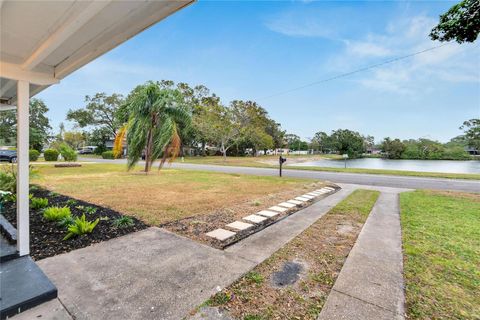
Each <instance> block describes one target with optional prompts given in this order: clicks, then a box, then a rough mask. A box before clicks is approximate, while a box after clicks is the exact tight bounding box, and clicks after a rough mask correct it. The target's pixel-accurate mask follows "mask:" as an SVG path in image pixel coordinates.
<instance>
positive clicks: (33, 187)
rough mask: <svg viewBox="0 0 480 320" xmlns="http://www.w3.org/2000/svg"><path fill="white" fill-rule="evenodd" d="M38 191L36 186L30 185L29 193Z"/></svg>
mask: <svg viewBox="0 0 480 320" xmlns="http://www.w3.org/2000/svg"><path fill="white" fill-rule="evenodd" d="M38 190H40V188H39V187H38V186H36V185H31V186H30V192H34V191H38Z"/></svg>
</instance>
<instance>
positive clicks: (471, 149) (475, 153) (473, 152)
mask: <svg viewBox="0 0 480 320" xmlns="http://www.w3.org/2000/svg"><path fill="white" fill-rule="evenodd" d="M465 151H467V152H468V153H469V154H470V155H472V156H479V155H480V150H478V149H477V148H474V147H465Z"/></svg>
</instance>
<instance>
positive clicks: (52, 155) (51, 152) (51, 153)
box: [43, 149, 59, 161]
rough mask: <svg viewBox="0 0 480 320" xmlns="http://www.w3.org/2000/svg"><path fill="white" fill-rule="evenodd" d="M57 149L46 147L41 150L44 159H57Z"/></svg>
mask: <svg viewBox="0 0 480 320" xmlns="http://www.w3.org/2000/svg"><path fill="white" fill-rule="evenodd" d="M58 155H59V153H58V151H57V150H55V149H47V150H45V151H44V152H43V157H44V158H45V161H57V160H58Z"/></svg>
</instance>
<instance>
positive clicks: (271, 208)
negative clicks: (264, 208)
mask: <svg viewBox="0 0 480 320" xmlns="http://www.w3.org/2000/svg"><path fill="white" fill-rule="evenodd" d="M268 210H273V211H278V212H285V211H287V210H288V209H287V208H283V207H279V206H273V207H270V208H268Z"/></svg>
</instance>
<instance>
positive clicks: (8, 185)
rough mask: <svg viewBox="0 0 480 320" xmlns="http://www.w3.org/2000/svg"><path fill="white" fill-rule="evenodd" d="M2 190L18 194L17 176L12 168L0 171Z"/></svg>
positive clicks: (0, 186) (0, 187)
mask: <svg viewBox="0 0 480 320" xmlns="http://www.w3.org/2000/svg"><path fill="white" fill-rule="evenodd" d="M0 190H3V191H8V192H11V193H16V192H17V174H16V172H15V170H14V169H13V168H11V167H9V166H8V167H4V168H3V169H2V170H0Z"/></svg>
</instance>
